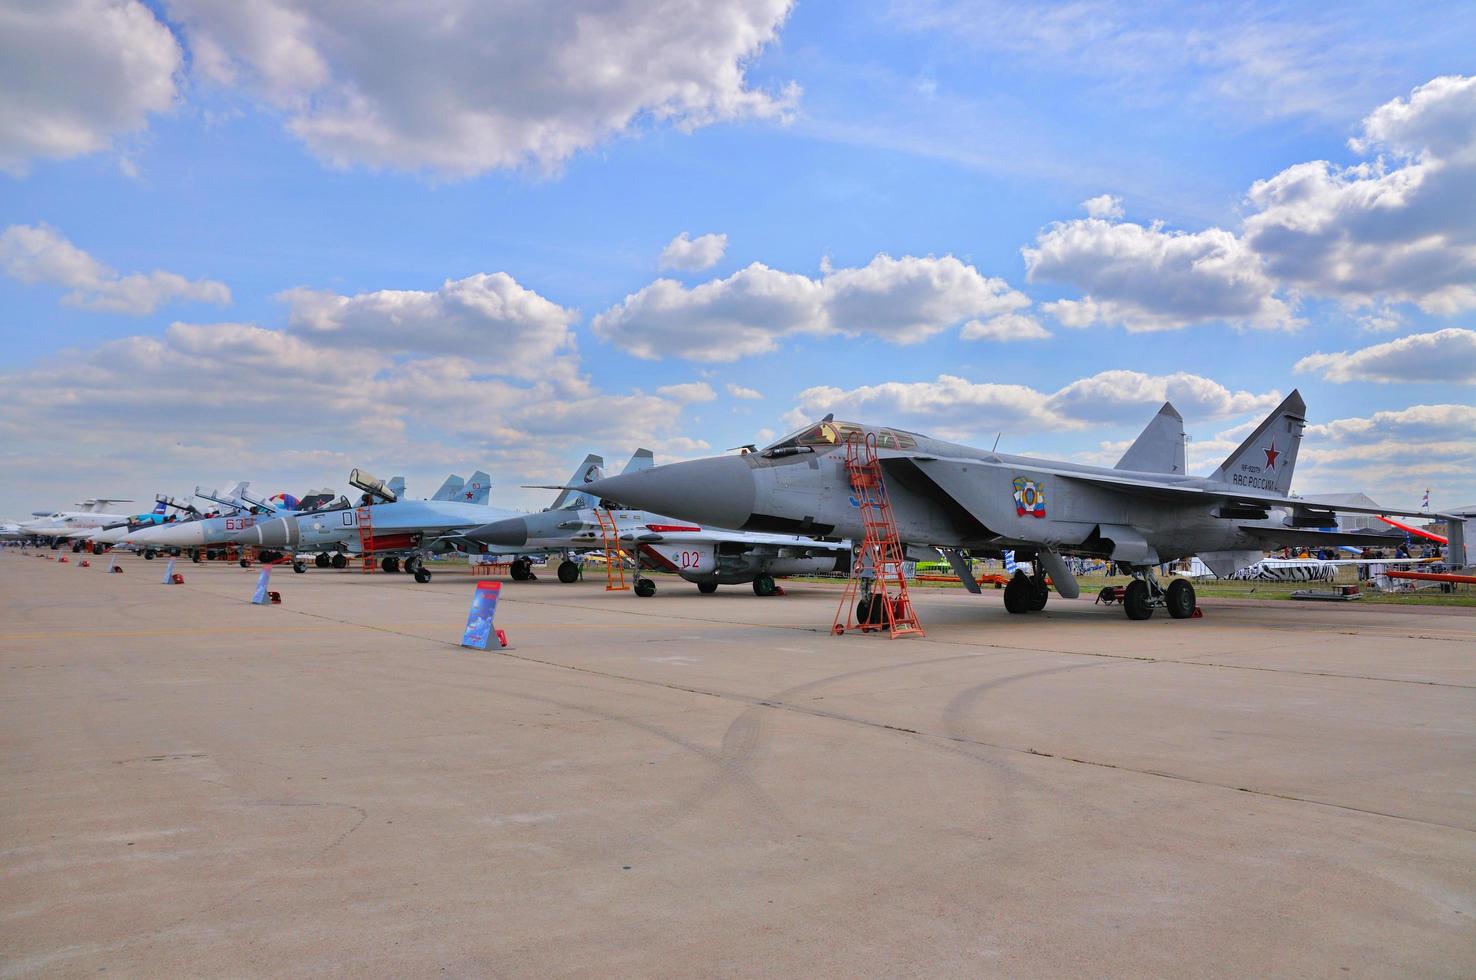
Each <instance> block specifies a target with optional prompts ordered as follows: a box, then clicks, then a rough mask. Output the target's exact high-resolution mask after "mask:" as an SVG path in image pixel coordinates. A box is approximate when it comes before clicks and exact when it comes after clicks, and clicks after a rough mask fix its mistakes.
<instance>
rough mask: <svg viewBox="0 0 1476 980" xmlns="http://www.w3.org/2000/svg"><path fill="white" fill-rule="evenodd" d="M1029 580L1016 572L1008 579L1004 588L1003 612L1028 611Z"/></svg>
mask: <svg viewBox="0 0 1476 980" xmlns="http://www.w3.org/2000/svg"><path fill="white" fill-rule="evenodd" d="M1031 591H1032V590H1031V587H1030V580H1029V579H1028V578H1026V577H1025V576H1024V575H1022V574H1020V573H1018V572H1016V573H1015V577H1014V578H1012V579H1010V581H1009V584H1008V585H1006V586H1005V588H1004V607H1005V612H1009V613H1015V614H1019V613H1024V612H1029V611H1030V593H1031Z"/></svg>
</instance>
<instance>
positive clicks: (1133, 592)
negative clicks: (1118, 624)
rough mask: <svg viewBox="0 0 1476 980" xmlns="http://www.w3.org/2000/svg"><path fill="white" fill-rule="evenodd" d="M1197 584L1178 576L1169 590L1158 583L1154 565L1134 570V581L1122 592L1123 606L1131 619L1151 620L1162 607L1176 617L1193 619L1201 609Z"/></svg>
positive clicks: (1171, 583) (1170, 584)
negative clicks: (1196, 593)
mask: <svg viewBox="0 0 1476 980" xmlns="http://www.w3.org/2000/svg"><path fill="white" fill-rule="evenodd" d="M1198 605H1199V603H1198V600H1197V599H1196V598H1195V595H1194V586H1192V585H1190V584H1189V582H1188V580H1186V579H1182V578H1176V579H1174V580H1173V581H1172V582H1170V583H1169V586H1168V588H1167V589H1165V588H1164V587H1163V586H1161V585H1159V584H1158V578H1157V577H1156V576H1155V575H1154V574H1153V569H1151V568H1140V569H1134V570H1133V580H1132V581H1131V582H1129V583H1128V585H1127V588H1126V589H1124V590H1123V593H1122V609H1123V612H1125V613H1127V618H1128V619H1135V620H1136V619H1149V618H1150V617H1152V615H1153V610H1155V609H1157V608H1158V607H1160V606H1162V607H1163V608H1164V609H1167V610H1168V614H1169V615H1170V616H1172V617H1173V618H1174V619H1190V618H1192V617H1193V616H1194V614H1195V611H1196V610H1197V609H1198Z"/></svg>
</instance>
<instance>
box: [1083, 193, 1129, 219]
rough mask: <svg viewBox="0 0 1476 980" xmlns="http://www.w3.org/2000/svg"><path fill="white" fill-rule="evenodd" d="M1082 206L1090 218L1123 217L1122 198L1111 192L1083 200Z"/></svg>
mask: <svg viewBox="0 0 1476 980" xmlns="http://www.w3.org/2000/svg"><path fill="white" fill-rule="evenodd" d="M1081 206H1082V208H1083V210H1085V211H1086V213H1087V217H1088V218H1121V217H1122V215H1123V211H1122V198H1120V197H1113V196H1112V195H1111V194H1098V195H1097V196H1096V197H1093V198H1088V199H1087V200H1085V201H1082V202H1081Z"/></svg>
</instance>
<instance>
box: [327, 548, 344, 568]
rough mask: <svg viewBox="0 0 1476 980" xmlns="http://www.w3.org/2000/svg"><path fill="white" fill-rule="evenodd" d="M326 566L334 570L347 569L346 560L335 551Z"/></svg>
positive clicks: (341, 554) (340, 553)
mask: <svg viewBox="0 0 1476 980" xmlns="http://www.w3.org/2000/svg"><path fill="white" fill-rule="evenodd" d="M328 564H330V565H332V566H333V567H334V568H348V558H347V557H345V556H344V554H343V553H342V552H340V551H335V552H334V553H333V557H332V558H329V559H328Z"/></svg>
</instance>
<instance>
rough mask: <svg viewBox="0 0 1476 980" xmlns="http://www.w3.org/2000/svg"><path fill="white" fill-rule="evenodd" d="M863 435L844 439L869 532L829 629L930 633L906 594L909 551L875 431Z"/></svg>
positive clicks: (851, 478) (848, 469)
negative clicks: (862, 602) (860, 605)
mask: <svg viewBox="0 0 1476 980" xmlns="http://www.w3.org/2000/svg"><path fill="white" fill-rule="evenodd" d="M859 436H860V433H853V434H852V435H851V436H850V438H848V439H847V440H846V462H845V467H846V477H847V479H848V480H849V481H850V484H851V493H852V495H854V496H855V498H856V501H857V503H859V504H860V505H861V525H862V527H863V528H865V532H866V533H865V534H864V536H863V537H862V540H861V553H860V554H859V555H858V556H857V559H856V561H854V562H853V563H852V564H851V577H850V578H849V579H848V580H847V581H846V589H845V592H844V593H842V595H841V603H840V606H839V608H837V609H836V611H835V623H834V625H833V626H832V627H831V632H832V633H834V634H835V635H836V636H840V635H842V634H844V633H845V632H846V631H848V630H860V631H862V632H863V633H870V632H879V631H881V630H883V629H885V630H887V631H888V633H889V634H890V635H891V637H892V639H896V638H897V637H899V636H926V635H927V634H926V633H925V632H924V631H923V628H922V624H921V623H920V622H918V620H917V612H916V610H914V609H913V608H912V599H911V598H910V597H909V596H908V594H907V575H906V573H905V572H904V571H903V567H902V563H903V562H904V561H905V560H906V551H905V549H904V548H903V547H902V541H901V538H900V537H898V535H897V520H896V518H895V517H893V516H892V502H891V500H890V499H889V498H888V497H887V484H886V481H885V480H883V479H882V468H881V461H880V460H878V459H877V456H876V433H874V432H868V433H866V438H865V439H864V440H863V439H860V438H858V437H859ZM864 572H869V573H870V575H871V579H870V580H871V590H870V596H869V598H870V602H869V603H868V604H867V610H866V614H865V615H864V616H863V617H861V618H860V619H858V618H857V600H858V596H862V595H864V594H865V584H864V583H865V580H866V576H865V575H863V573H864Z"/></svg>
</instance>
